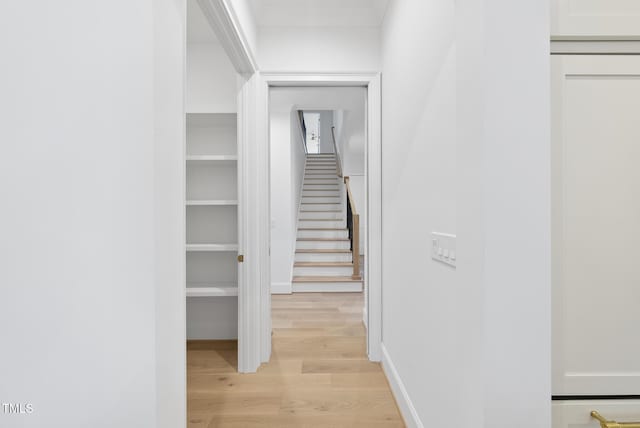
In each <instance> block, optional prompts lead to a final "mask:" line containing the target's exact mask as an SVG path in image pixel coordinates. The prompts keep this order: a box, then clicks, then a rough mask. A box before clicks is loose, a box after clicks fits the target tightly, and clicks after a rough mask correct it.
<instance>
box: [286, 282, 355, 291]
mask: <svg viewBox="0 0 640 428" xmlns="http://www.w3.org/2000/svg"><path fill="white" fill-rule="evenodd" d="M292 286H293V292H294V293H358V292H360V291H362V282H294V283H292Z"/></svg>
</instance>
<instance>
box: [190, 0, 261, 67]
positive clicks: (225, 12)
mask: <svg viewBox="0 0 640 428" xmlns="http://www.w3.org/2000/svg"><path fill="white" fill-rule="evenodd" d="M228 3H229V2H228V1H226V0H198V4H199V5H200V8H201V9H202V12H203V13H204V16H205V17H206V18H207V21H209V25H210V26H211V28H213V31H214V33H215V34H216V36H217V37H218V40H219V41H220V44H221V45H222V47H223V48H224V50H225V52H226V53H227V56H228V57H229V60H230V61H231V64H233V67H234V68H235V69H236V71H237V72H238V73H240V74H245V75H251V74H253V73H254V72H256V70H257V69H258V67H257V65H256V61H255V58H254V54H253V52H251V49H250V48H249V43H248V42H247V40H246V37H245V36H244V34H243V32H242V29H241V27H240V25H239V24H238V19H237V17H236V15H235V13H234V11H233V8H232V7H231V6H230V5H229V4H228Z"/></svg>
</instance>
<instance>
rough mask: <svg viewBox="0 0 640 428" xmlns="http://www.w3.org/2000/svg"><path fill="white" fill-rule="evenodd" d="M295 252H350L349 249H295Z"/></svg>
mask: <svg viewBox="0 0 640 428" xmlns="http://www.w3.org/2000/svg"><path fill="white" fill-rule="evenodd" d="M296 253H340V254H350V253H351V250H335V249H322V248H316V249H307V248H303V249H296Z"/></svg>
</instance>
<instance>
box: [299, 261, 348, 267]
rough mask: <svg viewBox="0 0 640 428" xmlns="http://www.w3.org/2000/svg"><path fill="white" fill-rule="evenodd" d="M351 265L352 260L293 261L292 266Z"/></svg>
mask: <svg viewBox="0 0 640 428" xmlns="http://www.w3.org/2000/svg"><path fill="white" fill-rule="evenodd" d="M345 266H347V267H353V262H295V263H294V264H293V267H345Z"/></svg>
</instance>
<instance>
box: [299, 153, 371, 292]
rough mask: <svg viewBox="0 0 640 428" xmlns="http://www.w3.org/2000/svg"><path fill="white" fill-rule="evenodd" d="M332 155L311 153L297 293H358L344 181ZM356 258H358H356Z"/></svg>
mask: <svg viewBox="0 0 640 428" xmlns="http://www.w3.org/2000/svg"><path fill="white" fill-rule="evenodd" d="M336 162H337V161H336V157H335V155H333V154H308V155H307V158H306V163H305V171H304V180H303V183H302V200H301V203H300V211H299V213H298V233H297V241H296V254H295V263H294V265H293V280H292V284H293V291H294V292H316V293H317V292H358V291H362V279H361V277H360V276H359V274H358V275H354V266H353V257H354V255H353V254H352V252H351V241H350V239H349V230H348V229H347V226H346V217H347V212H346V208H345V201H344V198H343V192H342V190H341V189H342V179H341V178H340V177H339V176H338V173H337V170H338V169H337V163H336ZM355 257H359V256H358V255H356V256H355Z"/></svg>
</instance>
